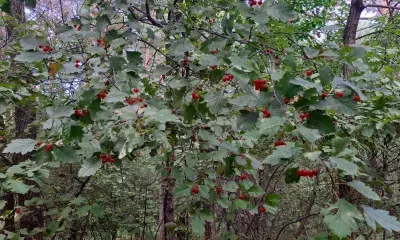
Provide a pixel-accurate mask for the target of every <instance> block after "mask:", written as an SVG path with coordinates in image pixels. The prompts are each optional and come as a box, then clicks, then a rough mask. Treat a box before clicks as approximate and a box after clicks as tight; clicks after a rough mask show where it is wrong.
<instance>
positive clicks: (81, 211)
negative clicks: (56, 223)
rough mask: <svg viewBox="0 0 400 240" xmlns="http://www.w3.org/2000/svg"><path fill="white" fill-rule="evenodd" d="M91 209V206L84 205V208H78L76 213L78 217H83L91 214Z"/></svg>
mask: <svg viewBox="0 0 400 240" xmlns="http://www.w3.org/2000/svg"><path fill="white" fill-rule="evenodd" d="M90 209H91V206H90V205H84V206H82V207H80V208H78V210H77V211H76V214H78V217H83V216H85V215H87V214H88V213H89V211H90Z"/></svg>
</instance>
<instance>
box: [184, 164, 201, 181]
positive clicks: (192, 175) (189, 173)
mask: <svg viewBox="0 0 400 240" xmlns="http://www.w3.org/2000/svg"><path fill="white" fill-rule="evenodd" d="M183 172H184V173H185V176H186V178H187V179H189V180H191V181H195V180H196V178H197V175H198V174H197V171H196V170H194V169H193V168H190V167H186V168H185V169H184V170H183Z"/></svg>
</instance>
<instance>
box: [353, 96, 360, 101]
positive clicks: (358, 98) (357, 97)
mask: <svg viewBox="0 0 400 240" xmlns="http://www.w3.org/2000/svg"><path fill="white" fill-rule="evenodd" d="M353 100H354V101H355V102H361V98H360V96H358V95H356V96H354V97H353Z"/></svg>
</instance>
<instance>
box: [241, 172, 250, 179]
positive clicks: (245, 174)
mask: <svg viewBox="0 0 400 240" xmlns="http://www.w3.org/2000/svg"><path fill="white" fill-rule="evenodd" d="M248 177H249V174H248V173H247V172H243V173H242V174H241V175H240V179H242V180H246V179H247V178H248Z"/></svg>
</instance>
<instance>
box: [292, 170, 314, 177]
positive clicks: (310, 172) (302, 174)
mask: <svg viewBox="0 0 400 240" xmlns="http://www.w3.org/2000/svg"><path fill="white" fill-rule="evenodd" d="M318 173H319V171H318V169H314V170H305V169H299V170H297V176H299V177H315V176H317V175H318Z"/></svg>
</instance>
